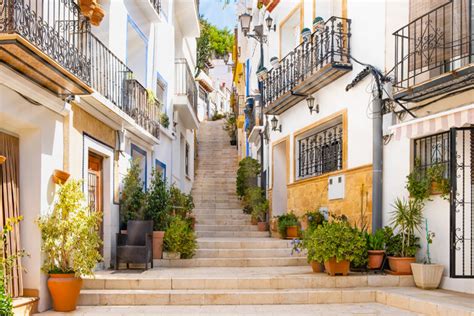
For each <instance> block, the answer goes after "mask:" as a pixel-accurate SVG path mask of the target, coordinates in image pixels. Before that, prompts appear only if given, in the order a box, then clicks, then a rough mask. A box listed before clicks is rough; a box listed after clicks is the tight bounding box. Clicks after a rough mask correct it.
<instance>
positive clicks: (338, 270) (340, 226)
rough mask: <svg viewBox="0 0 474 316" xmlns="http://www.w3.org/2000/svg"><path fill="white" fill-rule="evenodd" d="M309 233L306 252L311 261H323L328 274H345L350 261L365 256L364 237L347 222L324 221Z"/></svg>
mask: <svg viewBox="0 0 474 316" xmlns="http://www.w3.org/2000/svg"><path fill="white" fill-rule="evenodd" d="M310 234H311V235H310V236H309V237H308V243H307V244H306V245H305V247H306V248H307V249H308V254H310V256H311V260H312V261H317V262H324V267H325V269H326V272H327V273H328V274H329V275H332V276H334V275H336V274H342V275H347V273H348V272H349V265H350V262H351V261H353V260H354V259H355V258H358V257H359V258H361V257H364V256H366V241H365V239H364V237H363V236H362V234H361V233H360V232H358V231H357V230H356V229H354V228H352V227H350V225H349V223H348V222H345V221H332V222H325V223H323V224H322V225H321V226H319V227H317V228H316V229H315V230H314V231H312V232H311V233H310Z"/></svg>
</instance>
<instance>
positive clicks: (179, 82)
mask: <svg viewBox="0 0 474 316" xmlns="http://www.w3.org/2000/svg"><path fill="white" fill-rule="evenodd" d="M175 67H176V68H175V69H176V73H175V79H176V82H175V91H176V92H175V93H176V98H175V105H176V106H177V109H178V111H179V112H180V114H181V115H182V118H183V121H184V123H185V125H186V127H187V128H189V129H195V128H197V127H198V124H199V122H198V120H197V105H198V101H197V99H198V90H197V86H196V81H195V80H194V76H193V73H192V72H191V69H190V68H189V66H188V62H187V61H186V59H184V58H179V59H176V61H175Z"/></svg>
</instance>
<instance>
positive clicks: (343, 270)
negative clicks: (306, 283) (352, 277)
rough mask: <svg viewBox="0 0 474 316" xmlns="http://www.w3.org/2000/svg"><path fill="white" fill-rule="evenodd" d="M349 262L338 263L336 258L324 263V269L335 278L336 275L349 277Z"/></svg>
mask: <svg viewBox="0 0 474 316" xmlns="http://www.w3.org/2000/svg"><path fill="white" fill-rule="evenodd" d="M349 266H350V262H349V260H342V261H339V262H337V261H336V258H331V259H329V260H326V261H324V268H325V269H326V272H327V273H328V274H329V275H331V276H335V275H336V274H342V275H347V274H348V273H349Z"/></svg>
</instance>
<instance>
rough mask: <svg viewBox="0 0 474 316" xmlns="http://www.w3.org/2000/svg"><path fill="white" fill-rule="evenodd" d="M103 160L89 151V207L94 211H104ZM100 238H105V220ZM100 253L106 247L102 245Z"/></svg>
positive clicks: (102, 252) (100, 230)
mask: <svg viewBox="0 0 474 316" xmlns="http://www.w3.org/2000/svg"><path fill="white" fill-rule="evenodd" d="M102 161H103V158H102V157H101V156H99V155H96V154H94V153H91V152H90V153H89V164H88V166H89V170H88V179H87V180H88V181H87V186H88V190H87V192H88V197H89V207H90V210H91V211H92V212H103V211H104V210H103V208H102V205H103V194H102V192H103V189H102V182H103V181H102ZM99 233H100V238H101V239H102V241H103V240H104V222H103V221H102V223H101V224H100V229H99ZM100 253H101V254H102V255H103V254H104V247H103V246H101V247H100Z"/></svg>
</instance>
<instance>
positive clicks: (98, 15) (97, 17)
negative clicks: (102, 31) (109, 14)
mask: <svg viewBox="0 0 474 316" xmlns="http://www.w3.org/2000/svg"><path fill="white" fill-rule="evenodd" d="M104 16H105V10H104V9H102V8H101V7H100V5H97V6H96V7H95V8H94V12H92V16H91V17H90V19H91V24H92V25H94V26H99V25H100V22H102V19H103V18H104Z"/></svg>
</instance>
